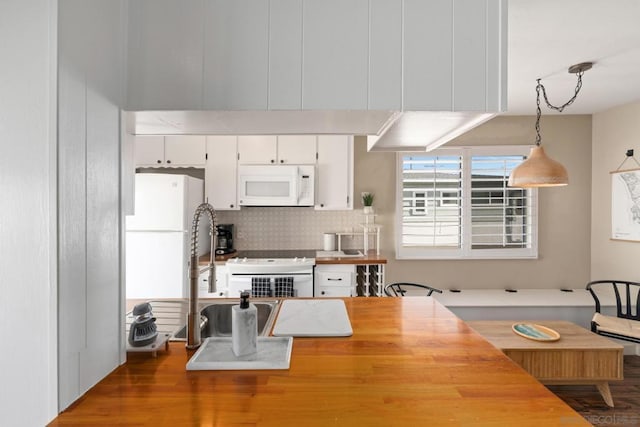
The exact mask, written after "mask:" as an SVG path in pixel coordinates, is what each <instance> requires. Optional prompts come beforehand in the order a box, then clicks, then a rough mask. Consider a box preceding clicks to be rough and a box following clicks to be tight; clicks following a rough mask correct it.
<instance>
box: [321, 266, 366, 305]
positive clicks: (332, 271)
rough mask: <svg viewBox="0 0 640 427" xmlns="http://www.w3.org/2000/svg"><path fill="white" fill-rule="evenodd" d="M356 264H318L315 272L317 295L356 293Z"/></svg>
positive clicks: (329, 295) (348, 294) (342, 295)
mask: <svg viewBox="0 0 640 427" xmlns="http://www.w3.org/2000/svg"><path fill="white" fill-rule="evenodd" d="M355 272H356V267H355V265H348V264H346V265H343V264H326V265H317V266H316V268H315V272H314V286H315V292H314V296H315V297H321V298H322V297H324V298H326V297H350V296H354V295H355V283H356V281H355Z"/></svg>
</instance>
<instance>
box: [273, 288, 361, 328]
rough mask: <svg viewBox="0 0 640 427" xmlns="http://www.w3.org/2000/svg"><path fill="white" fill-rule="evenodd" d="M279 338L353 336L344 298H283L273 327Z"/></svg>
mask: <svg viewBox="0 0 640 427" xmlns="http://www.w3.org/2000/svg"><path fill="white" fill-rule="evenodd" d="M273 335H274V336H277V337H348V336H351V335H353V329H351V322H350V321H349V315H348V314H347V308H346V307H345V305H344V301H342V300H340V299H324V298H322V299H288V300H284V302H283V303H282V306H281V307H280V313H278V320H276V324H275V326H274V327H273Z"/></svg>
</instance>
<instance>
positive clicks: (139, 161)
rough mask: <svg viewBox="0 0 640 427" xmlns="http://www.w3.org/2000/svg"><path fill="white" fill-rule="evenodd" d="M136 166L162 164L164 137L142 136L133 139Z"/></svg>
mask: <svg viewBox="0 0 640 427" xmlns="http://www.w3.org/2000/svg"><path fill="white" fill-rule="evenodd" d="M134 139H135V142H134V144H135V145H134V150H135V159H136V161H135V163H136V166H151V165H153V166H161V165H162V164H164V136H156V135H149V136H147V135H144V136H135V137H134Z"/></svg>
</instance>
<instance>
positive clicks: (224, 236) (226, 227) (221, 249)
mask: <svg viewBox="0 0 640 427" xmlns="http://www.w3.org/2000/svg"><path fill="white" fill-rule="evenodd" d="M216 237H217V240H218V243H217V246H216V255H224V254H229V253H231V252H233V251H234V249H233V224H218V225H216Z"/></svg>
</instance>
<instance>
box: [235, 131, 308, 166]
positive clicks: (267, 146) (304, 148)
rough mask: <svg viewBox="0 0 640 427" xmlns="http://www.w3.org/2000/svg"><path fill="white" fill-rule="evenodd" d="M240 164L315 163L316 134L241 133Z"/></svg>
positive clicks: (239, 141) (239, 143) (239, 139)
mask: <svg viewBox="0 0 640 427" xmlns="http://www.w3.org/2000/svg"><path fill="white" fill-rule="evenodd" d="M238 153H239V163H240V164H258V165H276V164H290V165H300V164H315V163H316V136H315V135H279V136H276V135H241V136H239V137H238Z"/></svg>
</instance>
